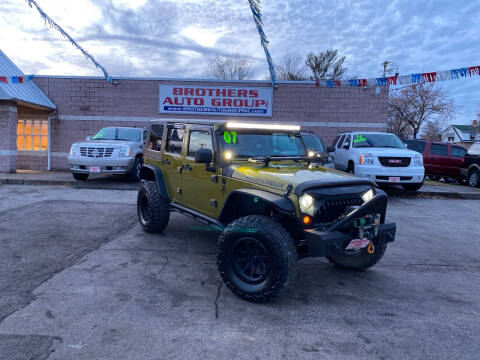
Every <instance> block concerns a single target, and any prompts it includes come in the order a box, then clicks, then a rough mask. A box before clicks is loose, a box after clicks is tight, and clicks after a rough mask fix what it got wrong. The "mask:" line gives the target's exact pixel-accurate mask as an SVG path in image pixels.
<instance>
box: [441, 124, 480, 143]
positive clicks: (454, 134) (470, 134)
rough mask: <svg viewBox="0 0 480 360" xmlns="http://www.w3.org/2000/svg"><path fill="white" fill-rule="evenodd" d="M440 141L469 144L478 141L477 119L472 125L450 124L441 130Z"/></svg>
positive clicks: (479, 130)
mask: <svg viewBox="0 0 480 360" xmlns="http://www.w3.org/2000/svg"><path fill="white" fill-rule="evenodd" d="M442 141H443V142H449V143H455V144H458V143H462V144H465V145H468V146H469V145H471V144H472V143H474V142H475V141H480V126H479V123H478V121H477V120H473V122H472V125H450V126H448V127H447V128H446V129H445V130H443V131H442Z"/></svg>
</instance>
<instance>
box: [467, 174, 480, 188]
mask: <svg viewBox="0 0 480 360" xmlns="http://www.w3.org/2000/svg"><path fill="white" fill-rule="evenodd" d="M467 181H468V185H470V186H471V187H479V186H480V171H478V170H472V171H470V173H469V174H468V178H467Z"/></svg>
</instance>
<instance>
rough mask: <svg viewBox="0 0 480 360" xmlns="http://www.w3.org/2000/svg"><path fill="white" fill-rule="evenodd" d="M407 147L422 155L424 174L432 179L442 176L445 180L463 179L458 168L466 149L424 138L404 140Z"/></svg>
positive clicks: (461, 163)
mask: <svg viewBox="0 0 480 360" xmlns="http://www.w3.org/2000/svg"><path fill="white" fill-rule="evenodd" d="M405 143H406V144H407V146H408V148H409V149H411V150H414V151H418V152H419V153H421V154H422V155H423V166H424V167H425V176H428V177H429V178H430V179H432V180H440V179H441V178H443V179H444V180H445V181H447V182H455V181H457V180H465V176H463V175H462V173H461V172H460V168H461V167H462V166H463V163H464V161H465V155H466V153H467V150H465V149H464V148H463V147H461V146H459V145H452V144H449V143H440V142H432V141H425V140H405Z"/></svg>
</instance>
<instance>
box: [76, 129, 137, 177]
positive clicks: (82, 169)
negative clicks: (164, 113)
mask: <svg viewBox="0 0 480 360" xmlns="http://www.w3.org/2000/svg"><path fill="white" fill-rule="evenodd" d="M145 136H146V129H140V128H134V127H106V128H103V129H102V130H100V131H99V132H98V133H96V134H95V135H94V136H92V137H87V140H86V141H83V142H78V143H75V144H73V145H72V147H71V148H70V156H69V157H68V163H69V165H70V170H71V171H72V174H73V177H74V178H75V179H76V180H87V178H88V176H89V175H90V174H92V173H95V174H126V175H127V177H128V179H129V180H131V181H138V180H139V175H140V168H141V167H142V163H143V149H144V142H145Z"/></svg>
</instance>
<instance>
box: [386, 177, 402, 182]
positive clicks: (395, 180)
mask: <svg viewBox="0 0 480 360" xmlns="http://www.w3.org/2000/svg"><path fill="white" fill-rule="evenodd" d="M388 181H389V182H393V183H398V182H400V176H389V177H388Z"/></svg>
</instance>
